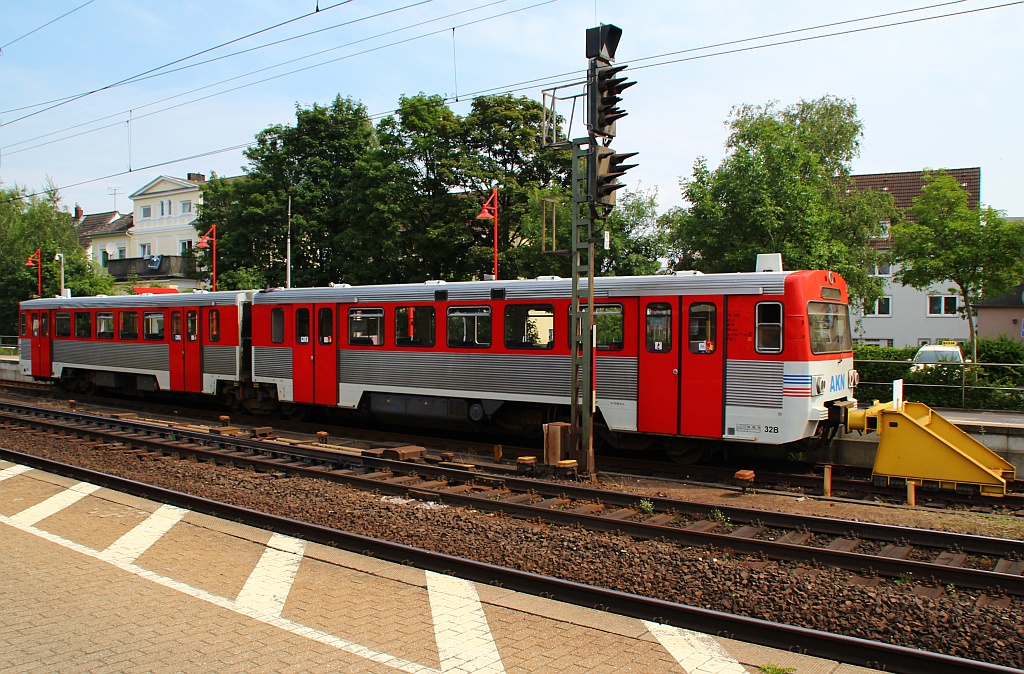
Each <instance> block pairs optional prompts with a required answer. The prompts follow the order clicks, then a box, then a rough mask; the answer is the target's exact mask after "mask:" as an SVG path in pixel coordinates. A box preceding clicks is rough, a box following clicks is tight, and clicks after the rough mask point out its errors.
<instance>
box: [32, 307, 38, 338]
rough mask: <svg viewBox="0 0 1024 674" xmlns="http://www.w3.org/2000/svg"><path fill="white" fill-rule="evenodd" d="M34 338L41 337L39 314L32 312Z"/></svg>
mask: <svg viewBox="0 0 1024 674" xmlns="http://www.w3.org/2000/svg"><path fill="white" fill-rule="evenodd" d="M32 336H33V337H38V336H39V314H37V313H36V312H34V311H33V312H32Z"/></svg>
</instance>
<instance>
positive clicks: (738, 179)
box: [664, 96, 898, 301]
mask: <svg viewBox="0 0 1024 674" xmlns="http://www.w3.org/2000/svg"><path fill="white" fill-rule="evenodd" d="M728 127H729V129H730V134H729V137H728V140H727V141H726V148H727V154H726V157H725V159H723V160H722V162H721V164H720V165H719V167H718V168H717V169H714V170H711V169H710V168H709V167H708V165H707V161H706V160H705V159H704V158H698V159H697V161H696V162H695V163H694V167H693V177H692V178H690V179H688V180H684V181H683V183H682V187H683V196H684V197H685V199H686V200H687V201H688V202H689V204H690V205H689V207H688V208H685V209H675V210H673V211H671V212H670V213H669V214H667V216H666V217H665V218H664V223H665V225H666V226H667V227H669V228H671V230H672V235H671V239H672V243H673V247H674V249H675V251H674V257H675V265H676V267H677V268H682V269H697V270H700V271H705V272H734V271H749V270H751V269H752V268H753V264H754V261H755V259H756V256H757V254H758V253H781V254H782V258H783V263H784V264H785V266H786V268H788V269H832V270H834V271H837V272H839V273H840V274H842V275H843V277H844V278H845V279H846V280H847V282H848V283H849V286H850V291H851V294H852V295H853V296H854V297H857V298H859V299H860V300H862V301H864V300H867V301H873V300H874V299H875V298H877V297H878V296H879V295H880V294H881V283H880V282H879V280H878V279H877V278H874V277H872V276H870V275H869V270H870V269H873V267H874V266H875V264H877V262H879V261H880V258H881V255H880V254H879V253H878V252H877V251H875V250H874V249H873V248H871V247H870V246H869V245H868V243H869V241H870V239H871V237H872V236H877V235H878V234H880V233H881V224H880V223H881V222H882V221H886V220H888V221H890V222H891V221H895V220H896V219H897V218H898V214H897V212H896V209H895V205H894V203H893V201H892V197H891V196H890V195H888V194H884V193H883V194H878V193H870V192H866V193H865V192H857V191H855V190H852V189H850V183H849V173H850V161H851V160H852V159H853V158H854V157H855V156H856V155H857V153H858V151H859V148H860V139H861V136H862V124H861V122H860V120H859V119H858V118H857V106H856V103H854V102H853V101H848V100H845V99H841V98H837V97H834V96H824V97H822V98H820V99H817V100H811V101H808V100H801V101H800V102H799V103H797V104H795V105H791V106H787V107H785V108H781V109H780V108H778V107H777V106H776V104H775V103H769V104H767V105H764V106H753V105H743V106H740V107H737V108H734V109H733V111H732V115H731V117H730V120H729V122H728Z"/></svg>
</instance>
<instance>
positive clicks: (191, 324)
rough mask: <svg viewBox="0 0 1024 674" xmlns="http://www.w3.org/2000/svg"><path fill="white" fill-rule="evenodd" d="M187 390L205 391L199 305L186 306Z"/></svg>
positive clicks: (190, 391)
mask: <svg viewBox="0 0 1024 674" xmlns="http://www.w3.org/2000/svg"><path fill="white" fill-rule="evenodd" d="M184 312H185V340H184V341H185V343H184V352H185V390H186V391H188V392H189V393H202V391H203V340H202V336H201V331H200V329H199V307H185V308H184Z"/></svg>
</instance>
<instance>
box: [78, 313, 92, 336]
mask: <svg viewBox="0 0 1024 674" xmlns="http://www.w3.org/2000/svg"><path fill="white" fill-rule="evenodd" d="M75 337H77V338H79V339H89V338H90V337H92V314H90V313H89V312H88V311H76V312H75Z"/></svg>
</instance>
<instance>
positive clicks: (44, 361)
mask: <svg viewBox="0 0 1024 674" xmlns="http://www.w3.org/2000/svg"><path fill="white" fill-rule="evenodd" d="M28 323H29V326H28V327H29V337H30V338H31V344H32V356H31V357H32V376H33V377H49V376H50V316H49V312H47V311H33V312H31V313H30V314H29V318H28Z"/></svg>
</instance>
